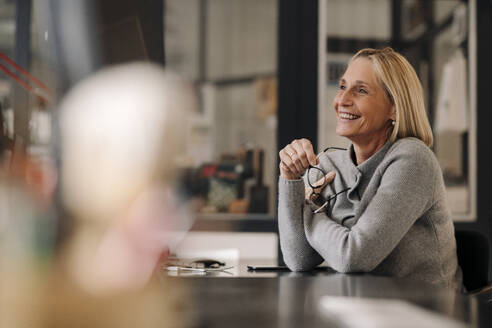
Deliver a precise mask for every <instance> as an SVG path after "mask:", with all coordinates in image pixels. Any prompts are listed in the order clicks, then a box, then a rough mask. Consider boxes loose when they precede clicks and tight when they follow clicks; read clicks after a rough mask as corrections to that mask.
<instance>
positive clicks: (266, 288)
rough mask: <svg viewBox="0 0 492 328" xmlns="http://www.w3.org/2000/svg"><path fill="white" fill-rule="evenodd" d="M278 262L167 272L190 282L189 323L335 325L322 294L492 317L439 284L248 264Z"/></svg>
mask: <svg viewBox="0 0 492 328" xmlns="http://www.w3.org/2000/svg"><path fill="white" fill-rule="evenodd" d="M272 264H273V263H266V262H265V261H259V262H258V261H248V262H246V263H243V262H239V263H238V265H237V266H235V268H234V269H233V270H231V271H232V274H225V273H220V272H213V273H206V274H205V275H200V276H190V275H187V276H186V277H172V278H171V277H165V276H166V275H165V274H162V276H163V279H165V280H168V279H178V280H179V282H180V283H181V284H182V285H184V286H186V296H185V298H186V300H187V301H186V302H184V304H183V306H182V307H181V311H182V313H181V314H180V316H181V317H182V318H183V320H184V326H185V327H256V326H259V327H287V328H289V327H330V322H329V321H327V320H326V318H324V316H323V315H322V313H321V311H320V310H319V306H320V300H321V299H322V297H324V296H327V295H328V296H348V297H358V298H374V299H396V300H404V301H407V302H409V303H411V304H413V305H417V306H419V307H421V308H423V309H426V310H430V311H433V312H434V313H436V314H440V315H444V316H446V317H448V318H451V319H453V320H455V321H456V322H457V323H460V322H462V323H466V324H467V325H471V326H476V327H490V326H491V325H490V324H491V323H492V304H484V303H483V302H479V300H478V299H477V298H475V297H471V296H467V295H462V294H457V293H455V292H454V291H453V290H448V289H442V288H440V287H437V286H434V285H428V284H423V283H420V282H415V281H409V280H405V279H396V278H391V277H381V276H374V275H369V274H341V273H335V272H333V271H331V270H326V269H322V270H316V271H312V272H302V273H300V272H282V271H280V272H278V271H275V272H263V271H261V272H248V270H247V265H272ZM227 265H229V263H228V264H227ZM221 278H228V279H221ZM354 314H356V313H354Z"/></svg>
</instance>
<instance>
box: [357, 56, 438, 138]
mask: <svg viewBox="0 0 492 328" xmlns="http://www.w3.org/2000/svg"><path fill="white" fill-rule="evenodd" d="M357 58H367V59H369V60H371V62H372V64H373V66H374V71H375V72H376V76H377V77H378V79H379V81H380V82H381V85H382V87H383V89H384V90H385V92H386V95H387V96H388V98H389V100H390V102H391V103H392V104H393V105H394V106H395V111H396V120H395V125H394V127H393V131H392V132H391V135H390V137H389V140H390V141H391V142H394V141H395V140H396V139H399V138H405V137H415V138H418V139H420V140H422V141H423V142H424V143H425V144H426V145H427V146H428V147H430V146H432V143H433V137H432V130H431V127H430V124H429V120H428V118H427V112H426V110H425V104H424V95H423V92H422V85H421V84H420V81H419V78H418V77H417V73H415V70H414V69H413V67H412V65H410V63H409V62H408V61H407V60H406V59H405V57H403V56H402V55H400V54H399V53H397V52H396V51H394V50H393V49H392V48H390V47H386V48H384V49H371V48H366V49H362V50H359V52H357V53H356V54H355V55H354V56H353V57H352V59H351V60H350V62H352V61H354V60H355V59H357Z"/></svg>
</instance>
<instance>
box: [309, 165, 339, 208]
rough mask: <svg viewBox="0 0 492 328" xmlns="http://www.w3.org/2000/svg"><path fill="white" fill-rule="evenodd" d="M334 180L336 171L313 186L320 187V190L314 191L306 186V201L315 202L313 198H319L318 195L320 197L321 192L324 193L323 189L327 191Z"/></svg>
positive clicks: (329, 173)
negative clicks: (327, 187) (326, 188)
mask: <svg viewBox="0 0 492 328" xmlns="http://www.w3.org/2000/svg"><path fill="white" fill-rule="evenodd" d="M333 179H335V171H330V172H328V173H327V174H326V175H325V176H324V177H323V178H321V179H319V180H318V181H316V183H314V184H313V186H319V187H318V188H314V189H313V188H311V187H309V186H306V189H305V198H306V201H308V202H309V201H311V200H313V197H314V198H316V197H317V196H316V195H319V194H320V193H321V191H323V189H325V187H326V186H327V185H329V184H330V183H331V182H332V181H333ZM313 193H314V196H313Z"/></svg>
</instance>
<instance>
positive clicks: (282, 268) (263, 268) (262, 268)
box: [248, 265, 290, 271]
mask: <svg viewBox="0 0 492 328" xmlns="http://www.w3.org/2000/svg"><path fill="white" fill-rule="evenodd" d="M248 271H290V270H289V268H288V267H286V266H251V265H248Z"/></svg>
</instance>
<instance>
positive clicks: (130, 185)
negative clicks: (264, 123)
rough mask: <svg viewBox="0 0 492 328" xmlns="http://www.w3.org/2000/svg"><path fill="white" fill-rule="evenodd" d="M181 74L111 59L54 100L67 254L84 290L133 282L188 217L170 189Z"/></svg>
mask: <svg viewBox="0 0 492 328" xmlns="http://www.w3.org/2000/svg"><path fill="white" fill-rule="evenodd" d="M195 106H196V102H195V94H194V92H193V90H192V87H191V85H190V84H188V83H186V82H184V81H183V80H181V79H180V78H178V77H177V76H175V75H173V74H170V73H169V72H167V71H166V72H165V71H164V70H163V69H162V68H161V67H159V66H157V65H154V64H148V63H133V64H124V65H120V66H115V67H113V68H109V69H106V70H103V71H101V72H98V73H96V74H95V75H93V76H91V77H89V78H88V79H86V80H84V81H82V82H81V83H80V84H78V85H77V86H75V87H74V89H73V90H71V91H70V92H69V94H68V95H67V97H66V98H65V99H64V100H63V102H62V104H61V112H60V128H61V141H62V147H61V154H62V157H61V159H62V176H61V187H62V198H63V201H64V204H65V206H66V207H67V208H68V209H69V211H70V213H71V214H72V215H73V216H74V217H75V227H74V228H75V233H74V236H73V240H72V242H71V246H69V247H70V250H69V251H68V256H67V259H68V262H69V263H68V264H69V268H70V270H71V272H72V273H73V275H74V277H75V279H76V280H77V281H78V282H79V283H80V284H81V285H82V286H83V287H84V288H86V289H88V290H91V291H95V292H98V291H101V290H115V289H126V288H140V287H142V286H143V285H144V284H145V283H146V281H147V280H148V278H149V277H150V276H151V274H152V271H153V270H154V268H155V265H156V263H157V261H158V260H159V256H160V255H161V254H162V253H164V252H166V251H167V247H168V244H167V243H168V241H169V231H170V230H172V231H174V230H185V229H188V228H189V227H190V226H191V218H190V216H189V215H188V214H187V213H186V210H180V209H179V207H180V206H178V204H179V202H178V201H177V200H176V196H175V195H174V194H173V191H172V190H173V189H172V185H173V180H174V177H175V176H176V172H175V168H176V166H175V164H176V162H178V161H179V156H180V154H182V153H184V142H185V140H184V139H185V136H186V124H187V122H188V119H187V114H188V113H189V112H190V111H191V110H192V109H194V107H195Z"/></svg>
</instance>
